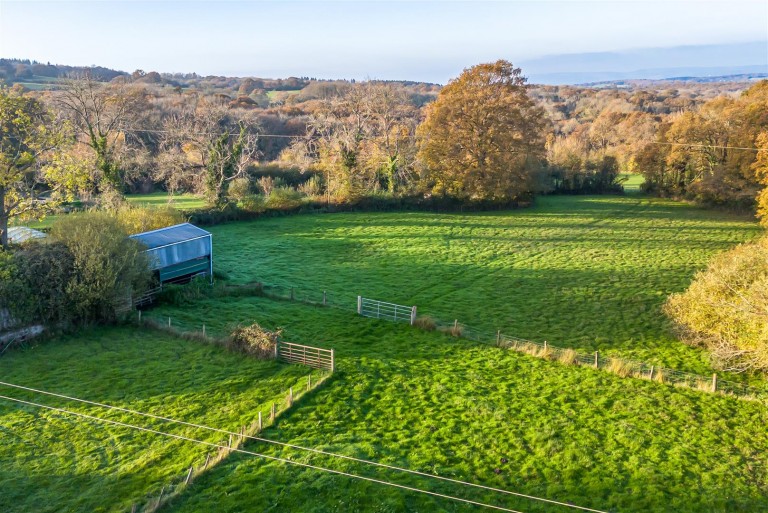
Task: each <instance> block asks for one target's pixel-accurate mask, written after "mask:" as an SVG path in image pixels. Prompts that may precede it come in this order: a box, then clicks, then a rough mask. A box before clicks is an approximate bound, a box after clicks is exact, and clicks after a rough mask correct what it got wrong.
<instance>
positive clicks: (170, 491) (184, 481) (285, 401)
mask: <svg viewBox="0 0 768 513" xmlns="http://www.w3.org/2000/svg"><path fill="white" fill-rule="evenodd" d="M330 375H331V374H330V373H322V374H320V375H319V376H318V377H316V378H315V379H313V378H312V374H309V375H308V376H307V377H306V378H301V379H300V380H299V381H297V382H296V384H295V385H294V386H292V387H290V388H289V389H288V390H286V391H285V392H283V393H281V394H279V395H278V396H277V397H275V398H274V399H273V400H272V401H269V402H267V403H266V404H264V405H261V406H260V407H259V409H258V410H256V411H255V412H253V421H252V422H251V423H250V424H249V425H246V426H242V427H241V428H240V429H239V430H238V432H237V433H236V434H234V433H233V434H229V436H228V438H226V439H224V440H222V441H219V442H217V443H216V445H217V448H216V450H215V451H213V452H208V453H206V455H205V459H204V461H203V460H202V459H201V461H200V463H199V464H197V465H194V464H193V465H192V466H190V467H189V470H188V471H186V472H184V474H182V475H179V476H176V477H175V478H172V479H171V481H170V482H169V483H167V484H166V485H165V486H163V487H162V488H161V489H160V492H159V493H158V494H157V495H154V494H150V495H149V496H148V497H147V498H146V499H145V501H144V503H143V504H140V503H134V504H133V505H132V507H131V513H154V512H156V511H158V510H160V509H162V508H163V506H164V505H166V504H167V503H168V502H170V501H171V500H173V499H174V498H176V497H178V496H179V495H181V494H182V493H183V492H184V490H186V489H187V487H188V486H189V485H190V484H192V482H193V481H194V480H195V479H196V478H198V477H199V476H201V475H202V474H204V473H206V472H207V471H208V470H210V469H212V468H213V467H215V466H217V465H218V464H219V463H221V462H222V461H224V459H226V458H227V457H228V456H229V455H230V454H232V453H233V452H238V451H239V450H240V447H242V446H243V445H244V444H245V442H246V441H248V439H249V438H253V437H255V436H257V435H259V434H260V433H261V432H262V431H263V430H265V429H267V428H269V427H272V426H274V425H275V424H276V423H277V419H278V418H279V417H280V416H282V415H284V414H285V413H286V412H288V411H289V410H290V409H291V407H293V405H294V404H295V403H296V401H298V400H300V399H301V398H302V397H303V396H304V395H306V394H308V393H310V392H312V391H313V390H315V389H316V388H317V387H319V386H320V385H321V384H322V383H323V382H324V381H325V380H327V379H328V377H329V376H330Z"/></svg>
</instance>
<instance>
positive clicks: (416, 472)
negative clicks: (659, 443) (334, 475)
mask: <svg viewBox="0 0 768 513" xmlns="http://www.w3.org/2000/svg"><path fill="white" fill-rule="evenodd" d="M0 385H3V386H7V387H12V388H18V389H21V390H27V391H30V392H35V393H38V394H44V395H50V396H53V397H59V398H62V399H67V400H70V401H77V402H81V403H85V404H90V405H93V406H99V407H102V408H109V409H113V410H118V411H122V412H125V413H131V414H135V415H141V416H144V417H149V418H153V419H157V420H163V421H166V422H173V423H176V424H182V425H185V426H190V427H194V428H199V429H206V430H208V431H215V432H218V433H223V434H228V435H235V436H242V435H241V434H240V433H235V432H232V431H227V430H225V429H218V428H214V427H209V426H204V425H201V424H194V423H191V422H185V421H182V420H176V419H172V418H169V417H162V416H160V415H153V414H151V413H144V412H140V411H135V410H130V409H128V408H121V407H119V406H112V405H109V404H103V403H97V402H94V401H88V400H86V399H78V398H76V397H70V396H66V395H62V394H57V393H54V392H47V391H45V390H38V389H35V388H30V387H25V386H22V385H15V384H13V383H5V382H3V381H0ZM245 438H249V439H251V440H258V441H260V442H266V443H270V444H274V445H279V446H283V447H289V448H291V449H299V450H302V451H308V452H313V453H316V454H322V455H324V456H332V457H336V458H341V459H345V460H349V461H354V462H357V463H364V464H368V465H374V466H377V467H381V468H386V469H389V470H397V471H400V472H406V473H408V474H413V475H418V476H423V477H429V478H432V479H439V480H441V481H447V482H450V483H454V484H460V485H466V486H471V487H474V488H481V489H483V490H488V491H493V492H499V493H505V494H508V495H514V496H516V497H522V498H525V499H530V500H535V501H540V502H546V503H549V504H555V505H558V506H564V507H568V508H574V509H579V510H582V511H590V512H593V513H607V512H605V511H602V510H598V509H591V508H586V507H583V506H577V505H575V504H568V503H565V502H559V501H555V500H551V499H545V498H542V497H536V496H533V495H526V494H523V493H518V492H512V491H509V490H504V489H502V488H494V487H491V486H485V485H481V484H475V483H469V482H467V481H461V480H458V479H451V478H449V477H443V476H436V475H434V474H428V473H426V472H420V471H418V470H411V469H407V468H402V467H396V466H394V465H387V464H385V463H378V462H376V461H370V460H365V459H361V458H355V457H353V456H346V455H344V454H336V453H332V452H327V451H322V450H320V449H313V448H310V447H303V446H300V445H294V444H288V443H285V442H278V441H276V440H270V439H268V438H262V437H258V436H248V435H245Z"/></svg>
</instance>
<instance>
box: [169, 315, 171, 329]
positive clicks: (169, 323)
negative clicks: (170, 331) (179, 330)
mask: <svg viewBox="0 0 768 513" xmlns="http://www.w3.org/2000/svg"><path fill="white" fill-rule="evenodd" d="M168 327H169V328H170V327H171V318H170V316H169V317H168Z"/></svg>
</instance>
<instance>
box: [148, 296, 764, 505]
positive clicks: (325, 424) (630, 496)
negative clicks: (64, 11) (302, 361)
mask: <svg viewBox="0 0 768 513" xmlns="http://www.w3.org/2000/svg"><path fill="white" fill-rule="evenodd" d="M151 315H154V316H156V317H158V318H167V316H171V317H172V318H173V322H174V325H178V326H180V327H182V328H184V329H190V330H191V329H196V328H197V327H199V326H200V325H201V323H203V322H204V323H205V324H206V326H207V329H209V330H211V332H212V333H214V334H219V333H222V334H223V333H226V332H227V331H228V330H229V329H230V327H231V326H233V325H235V324H237V323H248V322H251V321H253V320H254V319H256V320H258V321H259V322H260V323H261V324H262V325H263V326H265V327H267V328H270V329H273V328H276V327H283V328H284V329H285V334H284V338H285V340H289V341H295V342H298V343H303V344H309V345H320V346H323V347H327V348H334V349H335V350H336V356H337V365H338V369H339V372H337V374H336V375H335V376H334V379H333V380H331V381H330V382H328V383H327V384H326V386H325V387H324V388H323V390H322V392H321V393H319V394H314V395H313V396H311V397H309V398H308V400H307V401H305V402H303V403H302V404H301V405H300V406H299V407H298V408H297V409H295V410H293V411H291V412H290V413H289V414H288V415H287V416H286V417H284V418H283V419H282V420H281V421H280V422H279V423H278V425H277V426H276V428H274V429H270V430H268V431H267V432H266V433H265V436H267V437H269V438H274V439H278V440H280V441H284V442H290V443H296V444H300V445H304V446H309V447H317V448H323V449H325V450H328V451H331V452H337V453H341V454H346V455H351V456H356V457H361V458H366V459H373V460H377V461H381V462H384V463H390V464H394V465H398V466H404V467H407V468H411V469H414V470H419V471H423V472H428V473H434V474H437V475H441V476H446V477H451V478H456V479H461V480H467V481H472V482H476V483H482V484H485V485H489V486H495V487H501V488H505V489H510V490H515V491H519V492H523V493H529V494H533V495H537V496H544V497H547V498H551V499H557V500H562V501H571V502H573V503H576V504H579V505H583V506H589V507H594V508H598V509H604V510H608V511H622V512H648V511H652V512H657V511H658V512H667V511H676V512H701V511H708V512H733V511H745V512H746V511H750V512H755V511H768V500H766V490H768V468H766V463H765V459H764V458H763V454H764V453H765V451H766V450H768V434H766V432H765V429H764V425H765V422H766V421H768V413H767V411H766V409H765V406H764V405H761V404H757V403H752V402H745V401H740V400H737V399H733V398H728V397H723V396H716V395H711V394H703V393H700V392H697V391H694V390H687V389H679V388H675V387H672V386H668V385H665V384H662V383H657V382H649V381H641V380H631V379H623V378H621V377H618V376H615V375H612V374H609V373H606V372H603V371H595V370H593V369H589V368H585V367H573V366H567V365H562V364H561V363H558V362H553V361H545V360H541V359H538V358H534V357H530V356H527V355H523V354H520V353H515V352H511V351H506V350H502V349H496V348H492V347H487V346H483V345H480V344H476V343H472V342H469V341H466V340H462V339H456V338H454V337H451V336H449V335H446V334H441V333H439V332H425V331H421V330H418V329H413V328H411V327H409V326H405V325H396V324H393V323H388V322H383V321H375V320H371V319H365V318H360V317H357V316H355V315H354V314H352V313H349V312H345V311H341V310H337V309H332V308H321V307H311V306H305V305H301V304H299V303H291V302H286V301H274V300H270V299H268V298H262V297H251V298H247V297H243V298H212V299H203V300H200V302H199V303H198V304H197V305H194V306H185V307H163V308H160V309H158V310H156V311H154V312H152V313H151ZM245 449H247V450H252V451H257V452H268V453H269V454H273V455H280V456H283V457H290V458H291V459H294V460H296V461H301V462H307V463H312V464H316V465H321V466H327V467H330V468H334V469H339V470H346V471H350V472H353V473H360V474H363V475H367V476H370V477H375V478H380V479H385V480H389V481H393V482H397V483H401V484H405V485H409V486H416V487H421V488H425V489H428V490H432V491H436V492H439V493H446V494H450V495H459V496H461V497H464V498H469V499H473V500H480V501H484V502H489V503H492V504H497V505H503V506H505V507H511V508H514V509H519V510H521V511H525V512H526V513H529V512H559V511H567V510H565V509H563V508H558V507H554V506H544V505H540V504H536V503H532V502H529V501H526V500H522V499H515V498H511V497H505V496H500V495H496V494H493V493H486V492H483V491H478V490H463V489H461V488H460V487H457V486H456V485H451V484H446V483H440V482H433V481H431V480H429V479H426V478H422V477H414V476H403V475H400V474H398V473H396V472H392V471H385V470H381V469H379V470H376V469H371V468H366V466H364V465H361V464H357V463H350V462H341V461H338V460H335V459H332V458H328V457H324V456H318V455H313V456H309V455H307V454H302V453H301V452H298V451H295V450H288V449H284V450H276V449H275V448H274V447H271V446H269V445H266V444H261V443H248V444H246V446H245ZM213 510H216V511H300V512H303V513H306V512H313V513H314V512H318V513H319V512H327V511H371V512H390V511H391V512H397V511H456V512H464V511H466V512H469V511H478V509H477V508H474V507H469V506H461V505H457V504H454V503H452V502H451V501H446V500H443V499H436V498H429V497H425V496H420V495H416V494H413V493H409V492H403V491H398V490H392V489H388V488H384V487H381V486H379V485H374V484H370V483H362V482H359V481H352V480H350V479H349V478H345V477H338V476H332V475H328V474H322V473H318V472H317V471H312V470H303V469H299V468H296V467H291V466H287V465H285V464H279V463H268V462H265V461H263V460H260V459H258V458H255V457H252V456H247V455H233V457H232V458H231V459H230V460H228V461H227V462H225V463H224V464H223V465H222V466H220V467H218V468H217V469H216V470H214V471H213V472H212V473H210V474H208V475H207V476H205V477H202V478H201V479H200V480H199V481H198V482H196V484H195V485H194V486H193V487H192V488H191V489H190V490H189V491H188V493H186V494H184V495H183V496H182V497H181V498H180V499H178V500H176V501H174V502H173V503H172V504H171V506H170V509H169V511H174V512H177V513H181V512H183V513H200V512H204V511H213Z"/></svg>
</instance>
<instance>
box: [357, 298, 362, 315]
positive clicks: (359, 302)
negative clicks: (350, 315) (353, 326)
mask: <svg viewBox="0 0 768 513" xmlns="http://www.w3.org/2000/svg"><path fill="white" fill-rule="evenodd" d="M357 315H363V296H357Z"/></svg>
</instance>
